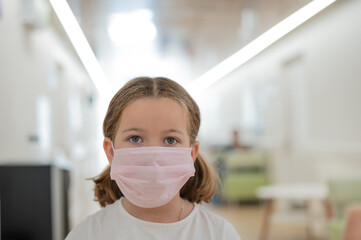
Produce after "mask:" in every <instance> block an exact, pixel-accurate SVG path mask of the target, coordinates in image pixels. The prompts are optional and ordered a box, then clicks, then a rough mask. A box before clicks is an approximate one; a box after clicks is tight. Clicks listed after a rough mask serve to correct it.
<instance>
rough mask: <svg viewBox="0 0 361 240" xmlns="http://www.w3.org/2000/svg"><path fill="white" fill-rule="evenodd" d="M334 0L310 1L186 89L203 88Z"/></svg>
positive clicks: (196, 91)
mask: <svg viewBox="0 0 361 240" xmlns="http://www.w3.org/2000/svg"><path fill="white" fill-rule="evenodd" d="M335 1H336V0H314V1H312V2H310V3H309V4H307V5H306V6H304V7H302V8H301V9H299V10H298V11H296V12H295V13H293V14H292V15H290V16H289V17H287V18H286V19H284V20H282V21H281V22H279V23H278V24H276V25H275V26H273V27H272V28H270V29H269V30H268V31H266V32H265V33H263V34H262V35H260V36H259V37H257V38H256V39H255V40H253V41H252V42H250V43H249V44H248V45H246V46H245V47H243V48H241V49H240V50H239V51H238V52H236V53H235V54H233V55H231V56H230V57H228V58H227V59H225V60H224V61H222V62H221V63H219V64H218V65H216V66H215V67H213V68H211V69H210V70H209V71H207V72H206V73H204V74H203V75H201V76H200V77H198V78H197V79H195V80H194V81H192V82H191V83H190V84H189V85H188V86H187V89H188V90H189V91H190V92H192V94H196V93H198V92H201V91H203V90H205V89H206V88H208V87H210V86H211V85H213V84H215V83H216V82H217V81H219V80H220V79H222V78H223V77H224V76H226V75H227V74H228V73H230V72H232V71H234V70H235V69H236V68H238V67H240V66H241V65H243V64H244V63H246V62H247V61H249V60H250V59H252V58H253V57H254V56H256V55H257V54H258V53H260V52H262V51H263V50H264V49H266V48H267V47H269V46H270V45H272V44H273V43H274V42H276V41H277V40H279V39H280V38H282V37H283V36H285V35H286V34H287V33H289V32H290V31H292V30H293V29H295V28H297V27H298V26H300V25H301V24H302V23H304V22H306V21H307V20H308V19H310V18H311V17H313V16H314V15H316V14H317V13H319V12H320V11H322V10H323V9H325V8H326V7H327V6H329V5H331V4H332V3H333V2H335Z"/></svg>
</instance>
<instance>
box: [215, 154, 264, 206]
mask: <svg viewBox="0 0 361 240" xmlns="http://www.w3.org/2000/svg"><path fill="white" fill-rule="evenodd" d="M223 160H224V171H223V173H222V175H221V178H222V185H223V189H222V194H221V195H222V198H223V199H224V200H226V201H227V202H240V201H255V200H257V195H256V190H257V188H258V187H261V186H265V185H267V183H268V177H267V165H266V164H267V155H266V154H265V152H264V151H262V150H259V149H251V150H246V151H241V150H232V151H229V152H227V153H226V154H224V155H223Z"/></svg>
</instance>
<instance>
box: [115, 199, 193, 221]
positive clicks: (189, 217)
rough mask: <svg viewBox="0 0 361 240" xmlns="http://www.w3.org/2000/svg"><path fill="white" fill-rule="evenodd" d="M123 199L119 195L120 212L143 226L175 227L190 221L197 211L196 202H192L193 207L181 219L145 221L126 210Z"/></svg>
mask: <svg viewBox="0 0 361 240" xmlns="http://www.w3.org/2000/svg"><path fill="white" fill-rule="evenodd" d="M123 199H124V197H121V198H120V199H119V201H118V202H119V209H120V212H121V214H123V215H124V216H125V217H126V218H128V219H130V220H132V221H135V222H137V223H139V224H142V225H145V226H157V227H175V226H179V225H182V224H185V223H187V222H189V221H191V219H192V218H193V217H194V216H195V215H196V214H197V212H198V204H195V203H193V206H194V207H193V209H192V211H191V212H190V213H189V214H188V216H186V217H185V218H183V219H181V220H180V221H177V222H172V223H158V222H149V221H145V220H142V219H139V218H137V217H134V216H133V215H131V214H130V213H128V212H127V210H126V209H125V208H124V206H123Z"/></svg>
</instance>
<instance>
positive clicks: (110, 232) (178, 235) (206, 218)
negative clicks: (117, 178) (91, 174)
mask: <svg viewBox="0 0 361 240" xmlns="http://www.w3.org/2000/svg"><path fill="white" fill-rule="evenodd" d="M117 239H139V240H145V239H157V240H158V239H167V240H168V239H187V240H189V239H197V240H199V239H207V240H212V239H214V240H222V239H227V240H228V239H229V240H240V237H239V235H238V234H237V232H236V230H235V229H234V227H233V226H232V225H231V224H230V223H229V222H228V221H227V220H225V219H224V218H222V217H220V216H218V215H216V214H214V213H211V212H209V211H208V210H206V209H204V207H202V206H199V205H197V204H194V208H193V210H192V212H191V213H190V214H189V215H188V216H187V217H186V218H184V219H182V220H180V221H178V222H173V223H154V222H147V221H143V220H140V219H138V218H136V217H133V216H132V215H130V214H129V213H128V212H127V211H126V210H125V209H124V207H123V205H122V203H121V199H120V200H118V201H116V202H115V203H113V204H111V205H108V206H107V207H105V208H104V209H102V210H100V211H98V212H97V213H95V214H93V215H91V216H89V217H87V218H86V219H85V220H84V221H82V222H81V223H80V224H79V225H78V226H76V227H75V228H74V229H73V230H72V231H71V232H70V233H69V235H68V236H67V237H66V239H65V240H117Z"/></svg>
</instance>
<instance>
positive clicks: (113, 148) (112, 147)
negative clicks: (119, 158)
mask: <svg viewBox="0 0 361 240" xmlns="http://www.w3.org/2000/svg"><path fill="white" fill-rule="evenodd" d="M110 143H111V144H112V149H113V152H114V151H115V148H114V144H113V141H111V142H110Z"/></svg>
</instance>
